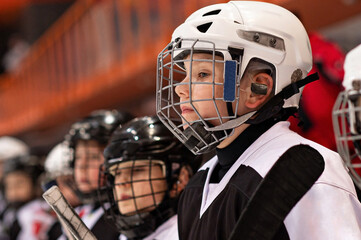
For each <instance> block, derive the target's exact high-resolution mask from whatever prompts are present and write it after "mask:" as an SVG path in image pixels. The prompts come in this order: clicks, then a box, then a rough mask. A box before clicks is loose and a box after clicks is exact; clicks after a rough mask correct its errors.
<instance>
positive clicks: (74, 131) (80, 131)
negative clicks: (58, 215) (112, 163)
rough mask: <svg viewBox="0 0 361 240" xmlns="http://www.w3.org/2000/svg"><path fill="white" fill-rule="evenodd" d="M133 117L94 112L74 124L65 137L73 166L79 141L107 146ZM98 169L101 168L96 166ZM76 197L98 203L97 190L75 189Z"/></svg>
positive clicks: (116, 113) (112, 112) (107, 111)
mask: <svg viewBox="0 0 361 240" xmlns="http://www.w3.org/2000/svg"><path fill="white" fill-rule="evenodd" d="M132 118H133V117H132V115H131V114H129V113H127V112H120V111H117V110H97V111H94V112H92V113H91V114H90V115H89V116H87V117H85V118H83V119H82V120H80V121H78V122H76V123H74V124H73V125H72V126H71V129H70V131H69V133H68V134H67V135H66V136H65V141H66V142H67V143H68V145H69V148H70V151H71V152H72V154H71V155H72V160H71V162H72V166H73V167H74V166H75V162H76V158H75V152H76V145H77V143H78V141H91V140H93V141H96V142H97V143H98V144H99V145H100V146H104V147H105V146H106V144H107V143H108V141H109V138H110V136H111V134H112V132H113V131H114V130H115V129H116V128H117V127H118V126H119V125H121V124H124V123H126V122H128V121H129V120H130V119H132ZM94 167H96V168H97V169H98V168H99V166H94ZM74 190H75V193H76V195H77V196H78V198H79V199H81V201H82V202H83V203H94V202H98V200H99V199H98V194H97V189H94V190H92V191H90V192H82V191H80V190H79V189H74Z"/></svg>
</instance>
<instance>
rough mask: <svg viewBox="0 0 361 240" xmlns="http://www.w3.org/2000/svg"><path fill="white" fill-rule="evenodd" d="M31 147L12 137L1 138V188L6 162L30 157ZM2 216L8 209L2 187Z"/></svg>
mask: <svg viewBox="0 0 361 240" xmlns="http://www.w3.org/2000/svg"><path fill="white" fill-rule="evenodd" d="M29 152H30V150H29V147H28V146H27V145H26V144H25V143H24V142H23V141H21V140H19V139H17V138H14V137H10V136H2V137H0V186H2V184H3V183H2V182H1V180H2V173H3V164H4V162H5V161H6V160H8V159H10V158H14V157H17V156H26V155H29ZM0 189H1V191H0V215H1V214H2V212H3V211H4V210H5V208H6V201H5V199H4V196H3V195H4V194H3V192H2V187H0Z"/></svg>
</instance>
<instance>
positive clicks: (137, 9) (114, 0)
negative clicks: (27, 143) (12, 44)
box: [0, 0, 224, 135]
mask: <svg viewBox="0 0 361 240" xmlns="http://www.w3.org/2000/svg"><path fill="white" fill-rule="evenodd" d="M185 2H186V1H185V0H183V1H182V0H152V1H150V0H137V1H132V0H103V1H100V0H98V1H96V0H81V1H76V2H75V3H74V5H73V6H72V7H71V8H70V9H69V10H68V11H67V12H66V13H65V14H64V16H62V17H61V18H60V19H59V20H58V21H57V22H56V23H55V24H54V25H53V26H52V27H51V28H50V29H49V30H48V31H47V32H46V33H45V34H44V35H43V36H42V37H41V38H40V39H39V40H38V41H37V42H36V43H35V44H34V45H33V46H32V47H31V49H30V52H29V54H28V55H27V56H26V58H25V59H24V61H23V62H22V64H21V66H20V67H19V69H17V70H16V72H15V73H13V74H11V75H8V76H3V77H0V118H1V121H0V135H5V134H10V135H13V134H20V133H22V132H25V131H31V130H33V129H41V128H45V127H47V126H51V125H56V124H59V123H60V122H61V121H65V120H66V119H68V120H69V119H70V118H71V117H76V115H77V114H79V115H80V114H82V112H85V111H90V110H92V109H94V108H97V107H102V106H106V105H109V104H111V103H121V102H126V101H131V100H132V99H135V98H139V97H141V96H142V94H144V93H145V92H147V91H149V90H150V89H154V88H155V82H154V79H155V64H156V56H157V54H158V53H159V52H160V50H161V49H162V48H163V47H164V46H166V44H167V43H168V41H169V40H170V35H171V32H172V30H173V29H174V28H175V27H176V26H177V25H178V24H179V23H180V22H182V21H184V19H185V18H186V17H187V16H188V15H189V14H190V13H191V12H193V11H194V10H195V9H198V8H200V7H202V6H205V5H208V4H211V3H217V2H224V1H219V0H218V1H217V0H213V1H210V0H192V1H187V2H186V4H185Z"/></svg>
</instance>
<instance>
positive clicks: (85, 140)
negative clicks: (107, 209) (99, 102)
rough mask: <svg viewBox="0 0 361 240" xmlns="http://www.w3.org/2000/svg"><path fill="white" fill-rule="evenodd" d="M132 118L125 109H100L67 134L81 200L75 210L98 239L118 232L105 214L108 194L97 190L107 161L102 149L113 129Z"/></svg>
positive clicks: (76, 185)
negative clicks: (101, 167)
mask: <svg viewBox="0 0 361 240" xmlns="http://www.w3.org/2000/svg"><path fill="white" fill-rule="evenodd" d="M130 119H132V117H131V116H130V115H129V114H128V113H125V112H119V111H116V110H112V111H110V110H97V111H94V112H92V113H91V114H90V115H89V116H88V117H86V118H84V119H82V120H80V121H78V122H76V123H74V124H73V125H72V126H71V129H70V131H69V133H68V134H67V136H66V137H65V139H66V141H67V142H68V143H69V147H70V150H71V151H72V152H73V158H72V165H73V167H74V179H75V193H76V195H77V196H78V198H79V199H80V200H81V202H82V205H81V206H79V207H77V208H76V209H75V210H76V212H77V213H78V214H79V216H80V217H81V218H82V220H83V222H84V223H85V225H86V226H87V227H88V228H89V229H90V230H91V231H92V232H93V233H94V235H95V236H96V237H97V238H98V239H104V240H106V239H112V240H113V239H117V238H118V235H119V233H118V232H117V231H116V230H115V228H114V229H113V227H112V226H111V225H109V224H108V223H107V222H105V219H104V217H103V216H104V211H103V208H102V207H101V206H100V200H101V199H102V198H105V194H104V193H101V194H99V195H98V191H97V189H98V178H99V167H100V166H101V165H102V164H103V163H104V157H103V151H104V148H105V146H106V145H107V143H108V141H109V138H110V136H111V134H112V132H113V131H114V130H115V128H116V127H117V126H119V125H120V124H123V123H125V122H127V121H129V120H130ZM63 237H65V236H64V235H63V236H62V237H61V239H62V238H63Z"/></svg>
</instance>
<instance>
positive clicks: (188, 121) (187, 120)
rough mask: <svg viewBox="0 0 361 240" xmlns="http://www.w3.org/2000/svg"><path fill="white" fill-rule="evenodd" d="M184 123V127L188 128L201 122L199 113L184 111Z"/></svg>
mask: <svg viewBox="0 0 361 240" xmlns="http://www.w3.org/2000/svg"><path fill="white" fill-rule="evenodd" d="M182 116H183V118H182V123H183V129H184V130H185V129H187V128H188V127H189V126H190V125H192V124H193V123H195V122H199V117H198V116H197V114H195V113H194V112H193V113H183V114H182Z"/></svg>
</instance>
